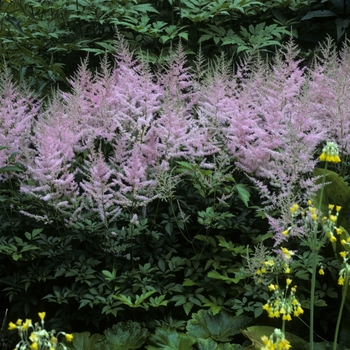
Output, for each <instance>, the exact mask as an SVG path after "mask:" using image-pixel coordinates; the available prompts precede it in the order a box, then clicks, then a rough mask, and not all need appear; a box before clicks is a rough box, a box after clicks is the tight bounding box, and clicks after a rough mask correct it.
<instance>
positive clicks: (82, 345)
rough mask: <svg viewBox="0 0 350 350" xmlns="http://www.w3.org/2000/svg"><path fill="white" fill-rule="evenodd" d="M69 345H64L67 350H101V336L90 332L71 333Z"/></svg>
mask: <svg viewBox="0 0 350 350" xmlns="http://www.w3.org/2000/svg"><path fill="white" fill-rule="evenodd" d="M73 335H74V338H73V341H72V342H71V343H68V344H66V347H67V349H68V350H100V349H103V338H104V337H103V336H102V335H101V334H92V335H91V333H90V332H83V333H73Z"/></svg>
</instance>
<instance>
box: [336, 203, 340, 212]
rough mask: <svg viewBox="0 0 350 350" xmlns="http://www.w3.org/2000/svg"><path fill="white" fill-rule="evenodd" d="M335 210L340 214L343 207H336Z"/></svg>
mask: <svg viewBox="0 0 350 350" xmlns="http://www.w3.org/2000/svg"><path fill="white" fill-rule="evenodd" d="M335 210H336V211H337V212H338V213H339V212H340V211H341V206H340V205H337V206H336V207H335Z"/></svg>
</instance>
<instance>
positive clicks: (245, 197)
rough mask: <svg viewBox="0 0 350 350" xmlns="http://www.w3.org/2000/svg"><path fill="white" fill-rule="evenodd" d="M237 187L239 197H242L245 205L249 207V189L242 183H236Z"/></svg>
mask: <svg viewBox="0 0 350 350" xmlns="http://www.w3.org/2000/svg"><path fill="white" fill-rule="evenodd" d="M235 189H236V191H237V193H238V197H239V198H240V199H241V201H242V202H243V203H244V205H245V206H246V207H248V202H249V198H250V193H249V191H248V190H247V189H246V188H245V186H244V185H242V184H236V185H235Z"/></svg>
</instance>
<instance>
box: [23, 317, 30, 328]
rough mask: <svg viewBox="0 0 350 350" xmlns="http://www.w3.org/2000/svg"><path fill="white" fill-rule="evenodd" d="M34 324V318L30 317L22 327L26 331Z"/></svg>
mask: <svg viewBox="0 0 350 350" xmlns="http://www.w3.org/2000/svg"><path fill="white" fill-rule="evenodd" d="M31 326H32V320H29V319H28V318H27V319H26V321H25V322H24V323H23V325H22V329H23V330H24V331H26V330H27V329H28V327H31Z"/></svg>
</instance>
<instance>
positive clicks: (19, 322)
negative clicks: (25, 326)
mask: <svg viewBox="0 0 350 350" xmlns="http://www.w3.org/2000/svg"><path fill="white" fill-rule="evenodd" d="M22 322H23V320H21V319H20V318H19V319H18V320H17V321H16V325H17V326H22Z"/></svg>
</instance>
